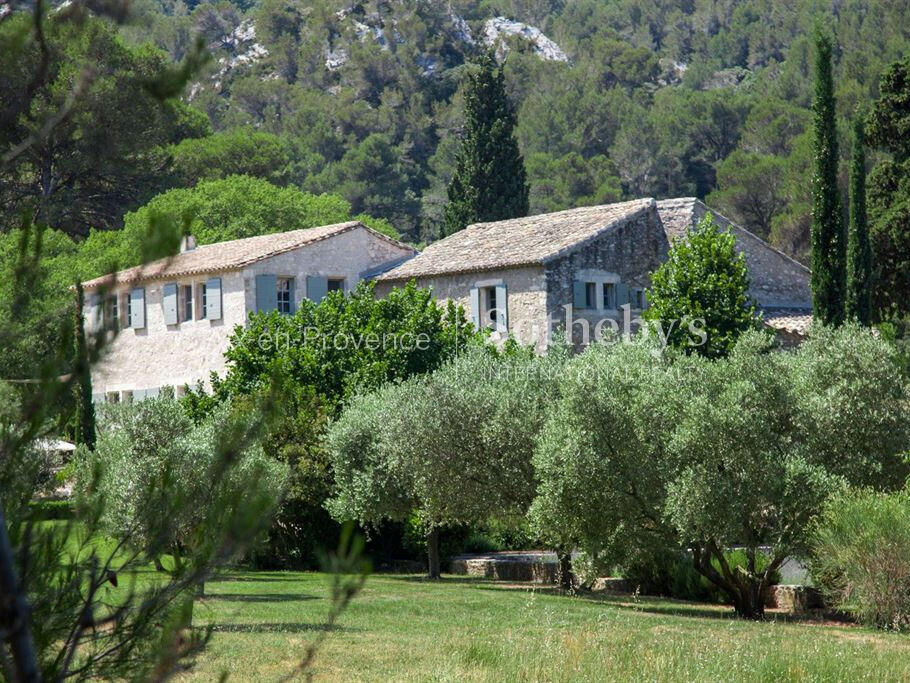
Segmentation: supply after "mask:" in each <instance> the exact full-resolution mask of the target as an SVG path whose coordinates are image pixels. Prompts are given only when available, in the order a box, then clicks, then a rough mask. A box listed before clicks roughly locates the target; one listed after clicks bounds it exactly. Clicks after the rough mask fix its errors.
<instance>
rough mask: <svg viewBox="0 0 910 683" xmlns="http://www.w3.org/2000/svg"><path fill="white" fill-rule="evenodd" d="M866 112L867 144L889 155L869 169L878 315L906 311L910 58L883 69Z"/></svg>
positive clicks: (909, 292) (909, 288) (909, 286)
mask: <svg viewBox="0 0 910 683" xmlns="http://www.w3.org/2000/svg"><path fill="white" fill-rule="evenodd" d="M879 88H880V90H881V99H879V100H878V101H877V102H876V103H875V105H874V106H873V108H872V111H871V112H870V114H869V126H868V131H867V132H868V140H869V144H870V146H872V147H874V148H875V149H877V150H879V151H881V152H884V153H885V154H886V155H887V157H886V158H885V159H884V160H882V161H881V162H880V163H879V164H877V165H876V166H875V168H873V169H872V172H871V173H870V174H869V186H868V191H869V221H870V233H871V238H872V244H873V253H874V254H875V265H876V275H877V277H876V283H875V285H876V286H875V297H874V298H875V304H876V309H877V313H878V317H879V318H888V317H891V316H897V317H905V316H906V315H907V314H908V313H910V304H908V301H910V260H908V254H910V144H908V142H907V140H908V137H910V132H908V131H910V59H904V60H903V61H901V62H896V63H894V64H892V65H891V66H890V67H889V68H888V70H887V71H886V72H885V73H884V74H882V78H881V83H880V85H879Z"/></svg>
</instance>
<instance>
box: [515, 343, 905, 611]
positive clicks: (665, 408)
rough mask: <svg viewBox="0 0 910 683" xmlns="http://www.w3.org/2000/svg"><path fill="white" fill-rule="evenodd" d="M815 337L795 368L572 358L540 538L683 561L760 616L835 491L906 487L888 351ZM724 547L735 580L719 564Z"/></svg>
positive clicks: (753, 346)
mask: <svg viewBox="0 0 910 683" xmlns="http://www.w3.org/2000/svg"><path fill="white" fill-rule="evenodd" d="M814 334H815V335H816V336H815V338H813V339H811V340H810V341H809V342H807V343H806V344H805V345H804V346H803V347H801V348H800V349H799V350H798V351H796V352H793V353H789V352H778V351H772V350H771V342H770V339H769V338H767V337H765V336H764V335H762V334H761V333H747V334H745V335H743V337H742V338H741V339H740V341H739V342H738V344H737V345H736V347H734V350H733V352H732V353H731V355H730V356H729V357H728V358H725V359H720V360H715V361H711V360H708V359H705V358H703V357H701V356H698V355H692V356H684V355H672V354H671V355H661V354H655V353H653V352H652V349H650V348H648V346H647V345H646V343H644V342H639V343H635V344H631V345H615V346H604V345H595V346H593V347H592V348H590V349H589V350H588V351H586V352H585V353H584V354H582V355H580V356H578V357H576V358H575V359H573V360H572V361H571V362H570V363H569V365H568V367H567V370H566V372H565V373H564V375H565V377H566V381H565V382H564V383H563V385H562V392H561V397H560V399H559V401H558V402H557V404H556V406H555V407H554V409H553V412H552V414H551V416H550V419H549V420H548V421H547V424H546V426H545V427H544V429H543V431H542V433H541V436H540V439H539V445H538V448H537V451H536V453H535V456H534V463H535V466H536V467H537V473H538V476H539V478H540V488H539V494H538V497H537V499H536V500H535V501H534V504H533V506H532V509H531V513H530V515H531V519H532V521H533V523H534V524H535V526H536V527H537V529H538V531H539V533H541V534H542V535H544V536H550V537H553V536H559V537H563V538H571V539H576V540H577V541H578V542H579V543H580V544H581V546H582V547H583V548H584V549H585V550H586V551H588V552H590V553H592V554H595V555H601V556H604V557H606V558H608V559H609V560H611V561H614V562H624V561H628V560H629V559H630V558H635V557H636V555H641V554H642V553H648V552H652V553H653V552H670V551H673V550H678V549H685V550H686V551H687V552H688V553H689V555H690V557H691V561H692V563H693V566H694V568H695V569H696V571H698V572H699V573H700V574H701V575H703V576H704V577H705V578H706V579H708V580H709V581H710V582H711V583H712V584H714V585H715V586H716V587H717V588H718V589H719V590H720V591H722V592H723V593H724V594H725V595H726V596H727V597H728V598H729V600H730V602H731V603H732V604H733V606H734V608H735V610H736V612H737V614H739V615H741V616H743V617H749V618H757V617H760V616H761V615H762V613H763V603H762V598H763V594H764V593H765V591H766V589H767V587H768V584H769V580H770V577H771V575H772V574H773V572H774V571H775V570H776V569H777V568H779V566H780V565H781V564H782V563H783V562H784V560H785V559H786V558H787V557H789V556H792V555H794V554H799V553H802V552H804V551H805V550H806V544H807V533H808V531H807V529H808V527H809V523H810V521H811V520H812V519H813V518H814V516H815V515H817V514H818V513H819V511H820V510H821V508H822V506H823V504H824V501H825V500H826V499H827V497H828V496H829V495H830V494H831V493H832V492H834V491H837V490H839V489H840V488H842V487H843V486H845V485H847V484H851V485H868V486H876V487H881V488H890V487H894V486H898V485H900V482H901V481H902V480H903V478H904V477H905V476H906V472H907V470H906V465H905V463H904V460H903V453H904V452H905V450H906V448H907V446H908V444H910V432H908V426H907V414H906V411H907V398H908V386H907V381H906V380H905V378H904V377H903V376H902V375H901V374H900V372H899V371H898V366H897V358H896V352H895V350H894V349H893V348H892V347H891V346H890V345H889V344H888V343H887V342H885V341H882V340H880V339H876V338H875V337H874V336H872V334H870V333H868V332H864V331H862V330H861V329H860V328H858V327H856V326H854V325H849V326H847V327H845V328H843V329H841V330H837V331H832V330H829V329H825V328H820V329H819V330H816V331H815V333H814ZM731 546H742V547H744V549H745V553H746V556H747V563H746V566H745V567H732V566H730V565H729V564H728V562H727V559H726V557H725V554H724V550H725V549H727V548H729V547H731ZM763 548H764V549H767V548H770V550H769V551H768V553H769V555H768V558H767V561H760V558H759V555H760V553H761V552H762V549H763Z"/></svg>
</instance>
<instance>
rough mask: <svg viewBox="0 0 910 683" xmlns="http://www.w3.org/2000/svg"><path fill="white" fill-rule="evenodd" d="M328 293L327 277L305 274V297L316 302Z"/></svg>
mask: <svg viewBox="0 0 910 683" xmlns="http://www.w3.org/2000/svg"><path fill="white" fill-rule="evenodd" d="M328 293H329V279H328V278H327V277H323V276H321V275H307V278H306V298H307V299H309V300H310V301H315V302H316V303H317V304H318V303H319V302H320V301H322V300H323V299H324V298H325V295H326V294H328Z"/></svg>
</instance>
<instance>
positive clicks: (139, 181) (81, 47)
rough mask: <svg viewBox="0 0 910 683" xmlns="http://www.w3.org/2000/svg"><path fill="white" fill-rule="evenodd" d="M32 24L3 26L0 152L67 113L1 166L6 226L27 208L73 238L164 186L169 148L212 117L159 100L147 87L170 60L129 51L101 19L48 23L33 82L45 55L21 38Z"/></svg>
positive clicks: (107, 223) (115, 223) (116, 219)
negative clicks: (75, 95)
mask: <svg viewBox="0 0 910 683" xmlns="http://www.w3.org/2000/svg"><path fill="white" fill-rule="evenodd" d="M28 22H29V17H28V16H27V15H26V16H18V17H13V18H12V19H11V20H10V21H4V22H3V25H2V27H0V149H2V151H3V154H4V155H5V154H6V153H7V152H8V151H10V150H13V149H15V148H16V147H17V146H19V145H22V144H23V143H26V142H27V141H28V140H29V139H30V138H32V137H33V136H36V135H38V134H39V131H41V130H42V128H43V126H45V125H46V123H47V119H48V118H49V117H51V116H52V115H54V114H55V113H56V112H57V111H60V110H62V111H64V112H65V114H66V115H65V116H64V117H62V120H61V121H60V122H59V124H58V125H56V126H55V127H54V130H53V133H52V134H51V135H50V136H49V137H46V138H44V139H41V140H40V141H39V143H38V144H33V145H31V146H29V147H28V149H27V151H25V153H23V154H21V155H19V156H18V158H17V159H15V161H13V163H12V164H11V165H10V166H9V167H8V168H6V169H4V170H3V178H2V182H0V230H2V231H5V230H7V229H9V228H10V227H11V226H13V225H18V224H19V222H20V221H21V220H22V215H23V212H26V211H27V212H29V213H31V214H33V215H36V216H37V220H38V221H40V222H41V223H43V224H45V225H51V226H53V227H55V228H58V229H60V230H64V231H65V232H67V233H68V234H71V235H85V234H87V233H88V231H89V229H91V228H97V229H106V228H112V227H119V226H120V225H121V224H122V221H123V214H124V213H125V212H126V211H129V210H131V209H134V208H136V207H138V206H140V205H141V204H142V203H143V202H145V201H147V200H148V199H150V198H151V197H152V196H153V195H154V194H156V193H157V192H159V191H160V190H161V189H162V188H164V187H166V180H165V177H164V176H165V172H166V170H167V167H168V158H167V154H166V153H165V150H164V146H166V145H168V144H169V143H172V142H177V141H178V140H180V139H182V138H184V137H187V136H193V137H194V136H201V135H206V134H209V133H211V128H210V126H209V123H208V121H207V119H206V117H205V115H203V114H201V113H200V112H199V111H197V110H195V109H192V108H189V107H187V105H186V104H185V103H183V102H180V101H179V100H176V99H168V100H164V101H159V100H157V99H156V98H155V97H153V96H152V95H151V94H150V93H149V92H148V91H147V88H146V87H145V86H144V83H146V82H150V81H151V80H152V79H154V78H156V77H158V76H160V75H161V74H163V73H165V72H166V70H167V68H168V66H170V65H169V63H168V60H167V58H166V56H165V55H164V54H162V53H161V52H160V51H158V50H155V49H153V48H151V47H150V46H147V45H146V46H140V47H129V46H128V45H126V44H125V43H124V41H123V40H122V39H121V38H120V36H118V33H117V28H116V26H114V25H112V24H111V23H110V22H108V21H104V20H101V19H93V18H86V20H85V21H84V23H78V24H77V23H74V22H48V25H47V27H46V33H47V41H48V45H47V50H48V56H49V60H48V64H47V66H46V68H45V70H44V76H43V79H42V78H38V80H37V81H36V80H35V78H36V77H38V74H40V73H41V63H42V55H41V50H40V48H39V46H38V44H37V43H36V42H34V41H29V40H25V41H23V40H22V35H21V34H22V31H23V30H27V29H29V28H30V24H29V23H28ZM74 91H79V92H80V96H79V97H78V98H74V103H73V106H72V108H71V109H68V106H69V105H67V104H66V102H67V100H68V99H69V98H70V97H72V93H73V92H74ZM31 92H34V94H33V96H32V97H31V99H29V97H28V94H29V93H31ZM24 102H28V105H27V108H26V105H25V104H24Z"/></svg>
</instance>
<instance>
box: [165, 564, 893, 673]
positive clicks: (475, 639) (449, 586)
mask: <svg viewBox="0 0 910 683" xmlns="http://www.w3.org/2000/svg"><path fill="white" fill-rule="evenodd" d="M327 589H328V579H327V577H326V576H325V575H323V574H310V573H292V572H248V573H232V574H229V575H227V576H226V577H225V578H224V579H223V580H220V581H213V582H211V583H209V584H207V585H206V592H207V594H208V595H207V597H206V598H205V600H204V601H203V602H202V603H200V604H198V605H197V607H196V612H195V620H196V623H197V624H203V623H213V624H214V625H215V629H216V632H215V634H214V636H213V638H212V642H211V643H210V644H209V647H208V648H207V649H206V650H205V651H204V652H203V653H202V654H201V655H200V656H199V657H198V658H197V661H196V662H195V666H194V667H193V668H192V669H191V670H190V671H188V672H187V673H186V674H183V675H182V676H181V677H180V680H200V681H202V680H204V681H210V680H215V679H217V677H218V675H219V674H220V673H221V672H224V671H226V672H228V673H229V674H230V680H238V681H240V680H242V681H254V680H266V681H268V680H275V679H276V678H278V677H279V676H280V675H282V674H284V673H287V672H288V671H289V670H290V669H291V668H292V667H293V666H294V664H295V663H296V662H297V661H298V659H299V658H300V657H301V656H302V654H303V651H304V649H305V648H306V645H307V643H308V642H310V640H311V639H312V638H313V637H314V636H315V635H316V633H317V632H316V630H315V629H316V628H317V625H318V624H319V623H320V622H321V620H322V618H323V616H324V614H325V612H326V610H327V609H328V605H329V601H328V599H327V595H328V590H327ZM315 673H316V677H317V679H319V680H373V681H388V680H415V681H417V680H421V681H422V680H443V681H464V680H468V681H513V680H535V681H537V680H548V681H549V680H557V681H570V680H571V681H587V680H590V681H602V680H629V679H632V680H661V681H664V680H686V681H689V680H755V681H759V680H761V681H767V680H780V679H786V680H832V681H833V680H858V679H869V680H876V681H880V680H910V637H908V636H906V635H903V636H902V635H896V634H889V633H878V632H875V631H871V630H867V629H863V628H859V627H846V626H826V625H820V624H815V623H788V622H786V621H776V622H775V621H767V622H764V623H747V622H742V621H737V620H734V619H731V618H730V616H729V614H728V611H727V610H726V609H725V608H723V607H713V606H705V605H696V604H691V603H681V602H673V601H665V600H655V599H639V600H637V601H636V600H634V599H632V598H630V597H626V598H616V597H613V598H607V597H592V596H588V597H566V596H561V595H554V594H549V593H547V592H546V591H541V590H537V591H535V590H529V589H526V588H522V587H508V586H503V585H500V584H494V583H490V582H486V581H472V580H462V579H457V578H454V577H449V578H446V579H444V580H443V581H442V582H438V583H430V582H427V581H424V580H422V579H421V578H419V577H414V576H391V575H376V576H372V577H370V579H369V580H368V581H367V585H366V587H365V589H364V591H363V592H362V593H361V594H360V595H359V596H358V597H357V598H356V599H355V601H354V602H353V603H352V605H351V606H350V608H349V610H348V611H347V612H346V613H345V614H344V615H343V616H342V618H341V621H340V625H339V627H338V628H337V629H335V630H334V631H332V632H331V633H330V634H329V637H328V639H327V641H326V643H325V645H324V647H323V648H322V649H321V650H320V651H319V654H318V656H317V659H316V666H315Z"/></svg>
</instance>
